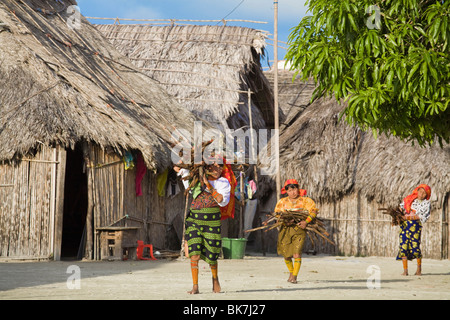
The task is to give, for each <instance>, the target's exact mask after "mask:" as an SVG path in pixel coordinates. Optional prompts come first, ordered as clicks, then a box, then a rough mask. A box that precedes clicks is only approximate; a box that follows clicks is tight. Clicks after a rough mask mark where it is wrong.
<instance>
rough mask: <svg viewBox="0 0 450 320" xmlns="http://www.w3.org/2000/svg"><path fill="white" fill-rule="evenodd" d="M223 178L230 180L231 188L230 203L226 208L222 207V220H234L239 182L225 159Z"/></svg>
mask: <svg viewBox="0 0 450 320" xmlns="http://www.w3.org/2000/svg"><path fill="white" fill-rule="evenodd" d="M221 177H223V178H225V179H227V180H228V182H229V183H230V186H231V191H230V201H229V202H228V204H227V205H226V206H225V207H220V213H221V220H225V219H228V218H234V202H235V198H234V190H235V189H236V185H237V180H236V177H235V175H234V172H233V169H232V168H231V165H230V164H227V162H226V160H225V159H224V158H223V170H222V174H221Z"/></svg>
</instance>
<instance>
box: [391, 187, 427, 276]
mask: <svg viewBox="0 0 450 320" xmlns="http://www.w3.org/2000/svg"><path fill="white" fill-rule="evenodd" d="M430 196H431V188H430V187H429V186H428V185H426V184H421V185H419V186H418V187H417V188H415V189H414V191H413V192H412V193H411V194H410V195H408V196H407V197H405V198H404V199H403V202H402V203H401V204H400V209H401V210H402V211H403V212H404V216H403V220H405V221H403V222H402V223H401V224H400V236H399V240H400V246H399V250H398V255H397V260H402V262H403V273H402V275H404V276H407V275H408V260H413V259H417V271H416V275H421V274H422V252H421V250H420V236H421V233H422V224H423V223H425V222H426V221H427V220H428V218H429V217H430V208H431V205H430V201H429V200H430Z"/></svg>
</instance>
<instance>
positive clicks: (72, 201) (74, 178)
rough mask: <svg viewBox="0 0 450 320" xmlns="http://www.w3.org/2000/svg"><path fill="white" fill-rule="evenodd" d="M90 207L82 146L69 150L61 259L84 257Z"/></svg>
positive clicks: (78, 145) (77, 145)
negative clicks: (87, 216) (88, 209)
mask: <svg viewBox="0 0 450 320" xmlns="http://www.w3.org/2000/svg"><path fill="white" fill-rule="evenodd" d="M87 207H88V192H87V174H86V170H84V159H83V151H82V148H81V145H80V144H76V146H75V149H74V150H70V149H69V150H67V160H66V176H65V183H64V213H63V232H62V244H61V259H65V260H80V259H82V258H83V255H84V247H85V245H84V243H85V228H86V215H87Z"/></svg>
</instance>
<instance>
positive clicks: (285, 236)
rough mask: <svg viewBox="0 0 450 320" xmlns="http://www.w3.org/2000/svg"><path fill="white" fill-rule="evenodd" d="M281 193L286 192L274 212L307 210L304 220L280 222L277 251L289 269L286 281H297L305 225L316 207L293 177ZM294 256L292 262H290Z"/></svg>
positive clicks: (315, 210)
mask: <svg viewBox="0 0 450 320" xmlns="http://www.w3.org/2000/svg"><path fill="white" fill-rule="evenodd" d="M281 193H282V194H286V193H287V197H285V198H281V199H280V201H278V203H277V205H276V206H275V214H277V213H279V214H280V215H281V216H280V217H282V216H283V215H282V212H286V211H289V210H292V209H303V210H307V211H308V214H309V215H308V217H307V218H306V220H303V221H300V222H297V223H296V222H294V220H291V221H290V222H289V221H287V222H286V223H283V224H281V227H280V230H279V234H278V242H277V252H278V254H279V255H282V256H283V257H284V262H285V263H286V266H287V267H288V270H289V279H288V282H291V283H297V275H298V273H299V271H300V266H301V263H302V250H303V246H304V244H305V238H306V230H305V229H306V227H307V225H308V223H310V222H311V221H312V220H313V219H314V218H315V217H316V214H317V209H316V205H315V203H314V201H313V200H312V199H310V198H308V197H306V196H305V195H306V190H303V189H299V184H298V182H297V180H295V179H288V180H286V182H285V184H284V187H283V188H282V189H281ZM292 258H294V263H292Z"/></svg>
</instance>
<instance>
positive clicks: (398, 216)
mask: <svg viewBox="0 0 450 320" xmlns="http://www.w3.org/2000/svg"><path fill="white" fill-rule="evenodd" d="M378 210H380V211H381V213H383V214H387V215H390V216H391V218H392V225H393V226H398V225H401V224H402V223H403V221H405V216H404V213H403V212H402V210H401V209H400V208H399V207H389V208H379V209H378Z"/></svg>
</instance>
